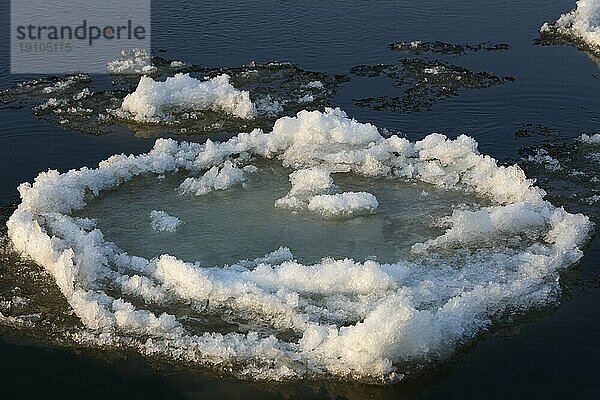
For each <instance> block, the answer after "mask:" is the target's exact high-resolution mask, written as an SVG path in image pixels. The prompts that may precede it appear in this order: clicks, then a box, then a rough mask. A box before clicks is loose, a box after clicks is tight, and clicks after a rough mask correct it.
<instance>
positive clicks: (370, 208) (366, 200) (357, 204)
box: [308, 192, 379, 217]
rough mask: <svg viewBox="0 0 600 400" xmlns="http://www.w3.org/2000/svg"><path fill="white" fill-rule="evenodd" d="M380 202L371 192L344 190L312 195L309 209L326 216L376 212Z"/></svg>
mask: <svg viewBox="0 0 600 400" xmlns="http://www.w3.org/2000/svg"><path fill="white" fill-rule="evenodd" d="M377 207H379V202H378V201H377V198H376V197H375V196H373V195H372V194H371V193H366V192H344V193H338V194H321V195H317V196H314V197H311V198H310V200H309V202H308V209H309V210H310V211H312V212H317V213H320V214H323V215H324V216H326V217H332V216H349V215H352V216H353V215H360V214H374V213H375V211H376V209H377Z"/></svg>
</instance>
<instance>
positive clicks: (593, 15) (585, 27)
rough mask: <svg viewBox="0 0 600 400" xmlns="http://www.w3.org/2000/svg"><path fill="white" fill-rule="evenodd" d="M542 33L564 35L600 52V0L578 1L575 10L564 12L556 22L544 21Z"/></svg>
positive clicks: (596, 52)
mask: <svg viewBox="0 0 600 400" xmlns="http://www.w3.org/2000/svg"><path fill="white" fill-rule="evenodd" d="M540 33H541V34H542V35H544V34H550V35H559V36H562V37H564V38H566V39H568V40H572V41H575V42H577V43H582V44H584V45H586V46H587V47H588V48H589V49H590V50H591V51H593V52H594V53H595V54H600V1H599V0H579V1H577V2H576V6H575V9H574V10H572V11H570V12H568V13H566V14H562V15H561V16H560V18H559V19H558V20H557V21H556V22H554V23H548V22H546V23H544V24H543V25H542V27H541V28H540Z"/></svg>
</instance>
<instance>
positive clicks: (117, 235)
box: [78, 162, 475, 265]
mask: <svg viewBox="0 0 600 400" xmlns="http://www.w3.org/2000/svg"><path fill="white" fill-rule="evenodd" d="M258 165H259V168H258V170H257V171H256V172H254V173H252V174H248V175H247V179H246V182H245V184H244V187H242V186H236V187H232V188H230V189H229V190H225V191H218V192H213V193H210V194H207V195H205V196H202V197H196V196H193V195H192V196H190V195H181V193H180V192H179V191H178V190H176V189H177V185H178V184H179V182H181V181H182V180H184V179H186V178H185V176H186V175H183V174H180V173H177V174H167V175H166V176H165V178H164V179H160V180H157V179H156V177H155V176H148V177H139V178H135V179H133V180H132V181H130V182H127V183H125V184H123V185H122V186H120V187H119V188H117V189H115V190H114V191H107V192H105V193H102V194H101V195H100V196H99V197H98V198H96V199H94V200H93V201H92V202H90V203H89V204H88V206H87V207H85V208H84V209H83V210H82V211H81V213H78V215H79V216H82V217H88V218H93V219H95V220H96V226H97V227H98V228H99V229H101V230H102V232H103V233H104V235H105V237H106V239H108V240H111V241H114V242H115V243H116V244H117V245H119V247H121V248H123V249H124V250H127V251H128V252H129V253H131V254H137V255H140V256H143V257H146V258H152V257H156V256H160V255H161V254H163V253H169V254H171V255H174V256H176V257H177V258H180V259H182V260H186V261H198V260H199V261H202V263H203V264H204V265H224V264H231V263H235V262H237V261H238V260H241V259H254V258H256V256H257V254H266V253H269V252H271V251H273V250H276V249H278V248H279V247H282V246H283V247H287V248H289V249H290V250H291V251H292V253H293V254H294V257H296V258H297V259H298V260H299V261H300V262H302V263H314V262H317V261H319V260H320V259H321V258H323V257H327V256H330V257H336V258H344V257H350V258H353V259H355V260H358V261H364V260H366V259H369V258H376V259H377V260H378V261H382V262H393V261H395V260H397V259H399V258H401V257H408V256H409V253H410V247H411V246H412V244H414V243H417V242H421V241H425V240H427V239H429V238H431V237H435V236H437V235H440V234H442V233H443V232H444V229H443V228H442V227H441V226H439V224H437V220H438V219H439V218H442V217H443V216H445V215H447V214H449V213H452V210H453V209H454V208H456V207H459V206H462V205H464V206H472V205H473V203H474V202H475V198H474V197H472V196H468V195H466V194H464V193H462V192H457V191H447V190H443V189H438V188H435V187H434V186H431V185H427V184H422V183H404V182H398V181H389V180H386V179H370V178H364V177H360V176H354V175H352V174H338V175H337V176H335V179H336V185H337V186H338V187H339V190H340V191H351V190H361V189H362V190H368V191H369V192H371V193H374V194H375V195H376V196H377V198H378V199H379V200H380V201H381V205H380V207H379V208H378V209H377V214H376V215H369V211H370V210H365V211H366V214H367V216H359V217H358V218H337V219H330V218H328V219H323V217H321V216H320V214H319V213H316V214H313V213H312V212H310V211H309V210H304V211H298V212H295V213H291V212H289V211H288V210H287V209H280V208H279V207H277V208H275V207H274V204H275V202H276V201H277V199H278V198H280V197H281V196H282V195H283V194H285V193H286V192H287V191H288V190H289V188H290V183H289V182H288V176H287V174H288V173H289V170H286V169H285V168H283V167H281V165H280V164H278V163H276V162H262V163H259V164H258ZM297 173H298V172H295V173H294V174H297ZM332 184H333V179H332ZM423 190H427V191H429V192H430V196H428V197H426V198H425V197H423V196H422V195H421V194H422V191H423ZM158 207H163V209H164V210H167V212H168V213H169V214H172V215H176V216H178V217H179V218H180V219H181V220H183V221H186V223H185V224H184V225H182V226H180V227H179V228H178V229H177V232H175V233H174V234H172V235H171V234H170V235H164V234H160V233H157V232H155V231H153V230H151V229H150V228H149V227H148V223H147V213H148V210H153V209H155V208H158ZM165 207H168V208H165Z"/></svg>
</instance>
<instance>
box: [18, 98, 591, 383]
mask: <svg viewBox="0 0 600 400" xmlns="http://www.w3.org/2000/svg"><path fill="white" fill-rule="evenodd" d="M263 157H266V158H271V159H276V160H279V161H280V162H281V163H282V164H283V165H284V166H285V167H286V168H288V169H289V170H291V175H290V181H291V188H290V192H289V194H288V197H296V198H300V200H299V201H302V202H306V203H307V204H308V205H307V208H308V209H309V211H310V209H311V208H312V209H314V210H318V211H320V212H322V213H323V214H329V213H333V214H335V213H340V212H341V213H344V212H347V211H356V210H366V211H367V212H368V213H370V212H372V211H373V210H375V209H376V208H377V207H378V200H377V199H376V198H375V197H374V196H372V195H369V193H366V192H364V193H360V192H355V193H350V192H344V193H337V194H336V193H333V192H335V191H336V186H335V184H334V181H335V179H336V176H337V174H341V173H343V174H359V175H362V176H364V177H372V179H388V180H390V182H392V181H393V180H397V179H401V180H408V181H421V182H426V183H429V184H431V185H435V186H438V187H440V188H452V189H454V190H463V191H466V192H468V193H471V194H473V195H475V196H477V197H478V198H480V199H481V205H480V207H479V208H478V209H477V210H460V209H457V210H455V211H454V212H453V213H452V214H451V215H448V216H447V217H446V218H445V219H444V220H443V221H442V223H444V224H445V226H446V231H445V233H443V234H442V235H440V236H438V237H431V238H430V239H429V240H427V241H424V242H422V243H414V244H413V253H412V256H410V257H407V258H404V259H398V260H397V261H395V262H392V263H380V262H377V261H375V260H366V261H357V260H353V259H351V258H338V259H334V258H324V259H322V260H321V261H318V262H315V263H313V264H307V265H304V264H302V263H300V262H298V261H297V260H295V259H294V257H293V254H292V253H291V252H290V250H289V249H286V248H280V249H276V250H275V252H273V253H270V254H267V255H264V256H263V255H262V254H257V255H256V259H255V260H254V261H248V260H240V261H239V262H237V263H233V264H231V265H228V266H212V265H203V264H201V263H200V262H186V261H183V260H180V259H178V258H176V257H174V256H173V255H169V254H162V255H159V256H157V257H155V258H152V259H146V258H143V257H140V256H136V255H132V254H128V253H127V252H125V251H123V250H121V249H120V248H119V247H118V246H117V245H116V244H114V243H112V242H110V241H108V239H107V238H105V237H104V234H103V232H102V231H100V230H99V229H98V228H96V227H95V225H94V223H93V221H91V220H89V219H83V218H79V217H76V216H75V215H73V213H74V212H75V211H77V210H80V209H83V208H85V207H86V204H88V203H89V202H90V201H92V200H93V198H94V197H96V196H98V195H99V194H100V193H101V192H103V191H106V190H109V189H113V188H115V187H117V186H119V185H121V184H123V183H125V182H127V181H130V180H132V179H134V178H135V177H137V176H140V175H143V174H145V175H148V174H155V175H158V176H160V175H165V174H171V173H176V171H179V172H178V173H180V172H181V171H187V172H189V173H190V174H195V175H198V174H203V175H202V178H199V179H200V181H201V180H202V179H204V177H205V176H207V175H206V174H208V173H209V172H210V171H213V172H212V173H211V175H210V176H207V178H206V179H205V182H203V183H202V184H200V183H198V182H199V181H194V182H193V183H194V185H195V184H196V183H198V187H200V188H204V187H206V188H209V189H210V188H212V189H217V188H224V187H225V186H228V185H229V183H231V182H239V181H240V176H243V169H242V168H241V167H242V165H244V164H248V163H250V162H252V160H256V159H259V158H263ZM253 164H256V163H254V162H253ZM215 168H216V169H215ZM207 171H208V172H207ZM240 173H241V175H240ZM219 174H223V182H224V183H222V184H221V183H220V180H219V178H218V177H219ZM232 176H233V179H232ZM209 177H210V179H209ZM194 179H196V178H194ZM194 185H191V186H194ZM193 189H196V186H194V187H193ZM19 192H20V194H21V203H20V204H19V206H18V208H17V209H16V211H15V212H14V213H13V214H12V216H11V217H10V219H9V221H8V223H7V226H8V229H9V230H8V234H9V237H10V239H11V241H12V243H13V245H14V247H15V249H16V250H17V251H19V252H20V253H21V254H22V255H23V256H27V257H30V258H31V259H32V260H34V261H35V262H37V263H39V264H40V265H42V266H43V267H44V268H45V269H46V271H47V272H48V273H49V274H51V275H52V276H53V277H54V279H55V281H56V284H57V285H58V287H59V288H60V290H61V292H62V294H63V295H64V297H65V299H66V300H67V301H68V303H69V305H70V307H71V308H72V309H73V311H74V312H75V314H76V315H77V316H78V317H79V319H80V320H81V322H82V324H83V325H84V326H85V329H83V330H81V331H79V332H78V333H75V334H73V335H72V337H73V338H74V339H75V340H77V341H78V342H80V343H84V344H87V345H94V346H120V347H123V346H124V347H127V348H131V349H136V350H138V351H139V352H140V353H142V354H144V355H147V356H153V355H156V356H163V357H170V358H173V359H175V360H178V361H181V362H187V363H195V364H201V365H206V366H214V367H215V368H219V369H222V370H226V371H233V372H234V373H235V374H236V375H238V376H241V377H246V378H253V379H272V380H283V379H289V378H302V377H315V376H323V375H327V376H337V377H341V378H345V379H361V380H371V381H379V382H382V381H384V382H385V381H390V380H396V379H400V378H402V376H403V375H404V374H405V373H410V372H411V371H413V370H415V369H418V368H419V366H423V365H428V364H429V363H432V362H437V361H440V360H444V359H446V358H447V357H449V356H451V355H452V354H453V353H454V351H455V350H456V348H457V347H459V346H461V345H463V344H465V343H467V342H469V341H471V340H472V339H473V338H474V337H476V336H477V335H478V334H479V333H481V332H482V331H484V330H486V329H488V328H490V327H491V326H492V325H493V324H494V323H495V322H497V321H499V320H502V319H503V318H505V317H506V316H513V315H519V314H522V313H525V312H527V311H528V310H532V309H538V308H541V307H544V306H546V305H547V304H552V303H554V302H556V301H557V299H558V296H559V293H560V285H559V283H558V280H559V276H560V272H561V271H562V270H564V269H565V268H567V267H568V266H570V265H572V264H573V263H575V262H577V261H578V260H579V259H580V258H581V257H582V255H583V253H582V250H581V247H582V245H583V244H584V242H585V241H586V239H587V237H588V233H589V231H590V229H591V222H590V221H589V219H588V218H587V217H586V216H584V215H582V214H570V213H568V212H566V211H565V210H564V209H562V208H557V207H555V206H553V205H552V204H550V203H549V202H548V201H546V200H544V196H545V193H544V191H543V190H541V189H540V188H538V187H536V186H534V184H533V182H532V181H531V180H530V179H528V178H527V177H526V176H525V173H524V172H523V170H522V169H521V168H520V167H518V166H515V165H511V166H501V165H498V163H497V161H496V160H494V159H493V158H492V157H490V156H487V155H482V154H480V153H479V152H478V150H477V142H476V141H475V140H474V139H472V138H470V137H467V136H464V135H462V136H459V137H458V138H456V139H454V140H451V139H448V138H447V137H445V136H443V135H441V134H431V135H429V136H427V137H425V138H424V139H423V140H420V141H417V142H410V141H408V140H406V139H404V138H401V137H398V136H391V137H383V136H382V135H381V134H380V132H379V131H378V129H377V127H375V126H374V125H371V124H364V123H360V122H358V121H356V120H354V119H351V118H348V116H347V115H346V114H345V113H344V112H343V111H341V110H339V109H326V110H325V111H324V112H320V111H310V112H309V111H302V112H299V113H298V114H297V115H296V116H295V117H284V118H281V119H279V120H277V122H276V123H275V125H274V127H273V130H272V132H267V133H265V132H263V131H262V130H259V129H257V130H254V131H252V132H249V133H240V134H239V135H237V136H234V137H232V138H231V139H229V140H227V141H225V142H222V143H215V142H212V141H207V142H206V143H203V144H199V143H187V142H177V141H175V140H172V139H158V140H156V143H155V145H154V147H153V149H152V150H150V151H149V152H148V153H145V154H140V155H137V156H134V155H131V156H125V155H114V156H112V157H110V158H108V159H107V160H105V161H102V162H101V163H100V164H99V166H98V168H95V169H90V168H85V167H84V168H81V169H79V170H71V171H68V172H66V173H59V172H57V171H54V170H49V171H47V172H42V173H41V174H39V175H38V177H37V178H36V179H35V180H34V182H33V183H23V184H21V185H20V186H19ZM432 197H433V196H432V195H430V196H427V198H426V199H427V201H432ZM418 199H423V198H422V196H418ZM199 200H201V199H199ZM422 201H425V200H422ZM311 204H312V206H311ZM381 206H382V204H379V207H381ZM376 217H377V216H366V217H364V218H376ZM134 304H135V305H134ZM156 305H158V307H157V306H156ZM182 305H184V306H187V307H189V308H191V309H193V310H195V311H196V312H198V313H203V315H207V316H208V317H209V318H220V317H222V316H225V315H227V316H228V318H230V319H231V318H232V316H235V317H237V318H239V319H240V320H243V321H244V326H245V327H246V329H245V330H236V329H232V330H230V331H226V332H218V331H210V330H209V331H207V330H206V329H204V330H203V326H204V325H203V324H202V323H197V324H195V325H193V326H192V325H190V324H191V323H190V320H189V318H188V319H186V315H183V314H181V313H180V311H179V310H180V309H181V306H182Z"/></svg>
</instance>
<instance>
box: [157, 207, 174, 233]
mask: <svg viewBox="0 0 600 400" xmlns="http://www.w3.org/2000/svg"><path fill="white" fill-rule="evenodd" d="M179 225H181V220H180V219H179V218H177V217H174V216H172V215H169V214H167V213H166V212H165V211H158V210H152V211H150V227H151V228H152V229H154V230H155V231H157V232H171V233H173V232H175V231H176V230H177V228H178V227H179Z"/></svg>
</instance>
